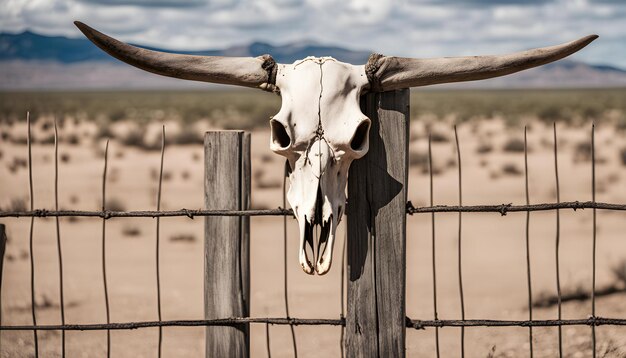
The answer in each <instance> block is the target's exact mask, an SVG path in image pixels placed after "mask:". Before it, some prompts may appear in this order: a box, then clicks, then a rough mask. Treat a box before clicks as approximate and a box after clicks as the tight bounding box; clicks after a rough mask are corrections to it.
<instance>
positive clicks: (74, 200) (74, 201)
mask: <svg viewBox="0 0 626 358" xmlns="http://www.w3.org/2000/svg"><path fill="white" fill-rule="evenodd" d="M70 203H71V204H77V203H78V195H72V196H70Z"/></svg>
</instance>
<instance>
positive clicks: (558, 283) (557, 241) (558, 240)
mask: <svg viewBox="0 0 626 358" xmlns="http://www.w3.org/2000/svg"><path fill="white" fill-rule="evenodd" d="M553 129H554V130H553V133H554V176H555V178H556V202H557V203H560V202H561V189H560V186H559V161H558V154H557V153H558V144H557V135H556V122H554V123H553ZM560 245H561V211H560V210H559V209H556V239H555V246H556V247H555V255H556V299H557V301H556V303H557V314H558V317H557V318H558V320H559V321H560V320H561V319H562V311H561V310H562V307H561V304H562V302H561V300H562V298H561V271H560V256H559V254H560ZM557 329H558V334H559V358H563V332H562V331H563V327H561V326H560V325H559V326H558V327H557Z"/></svg>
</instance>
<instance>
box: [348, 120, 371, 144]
mask: <svg viewBox="0 0 626 358" xmlns="http://www.w3.org/2000/svg"><path fill="white" fill-rule="evenodd" d="M369 128H370V122H369V121H367V120H365V121H361V123H359V126H358V127H356V131H354V135H353V136H352V140H351V141H350V148H352V150H361V149H363V145H364V144H365V141H366V140H367V134H368V132H369Z"/></svg>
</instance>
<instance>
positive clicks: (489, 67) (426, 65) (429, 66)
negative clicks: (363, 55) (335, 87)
mask: <svg viewBox="0 0 626 358" xmlns="http://www.w3.org/2000/svg"><path fill="white" fill-rule="evenodd" d="M597 38H598V35H589V36H586V37H583V38H581V39H578V40H576V41H572V42H568V43H565V44H562V45H557V46H552V47H543V48H538V49H533V50H528V51H523V52H517V53H513V54H508V55H500V56H473V57H449V58H448V57H444V58H433V59H415V58H403V57H388V56H383V55H380V54H372V55H371V56H370V58H369V60H368V61H367V65H366V66H365V71H366V73H367V77H368V79H369V81H370V90H371V91H372V92H382V91H389V90H394V89H400V88H408V87H418V86H427V85H432V84H438V83H448V82H462V81H475V80H483V79H486V78H492V77H498V76H504V75H508V74H511V73H514V72H518V71H522V70H526V69H529V68H532V67H536V66H541V65H545V64H546V63H550V62H552V61H556V60H560V59H562V58H564V57H566V56H569V55H571V54H573V53H574V52H576V51H578V50H580V49H582V48H583V47H585V46H587V45H588V44H589V43H591V41H593V40H595V39H597Z"/></svg>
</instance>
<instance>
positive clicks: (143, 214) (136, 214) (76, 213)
mask: <svg viewBox="0 0 626 358" xmlns="http://www.w3.org/2000/svg"><path fill="white" fill-rule="evenodd" d="M282 215H286V216H293V210H291V209H283V208H277V209H264V210H202V209H180V210H163V211H150V210H139V211H111V210H101V211H84V210H46V209H35V210H30V211H0V218H4V217H16V218H18V217H54V216H73V217H97V218H102V219H111V218H158V217H161V218H162V217H174V216H186V217H188V218H190V219H193V218H195V217H196V216H282Z"/></svg>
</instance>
